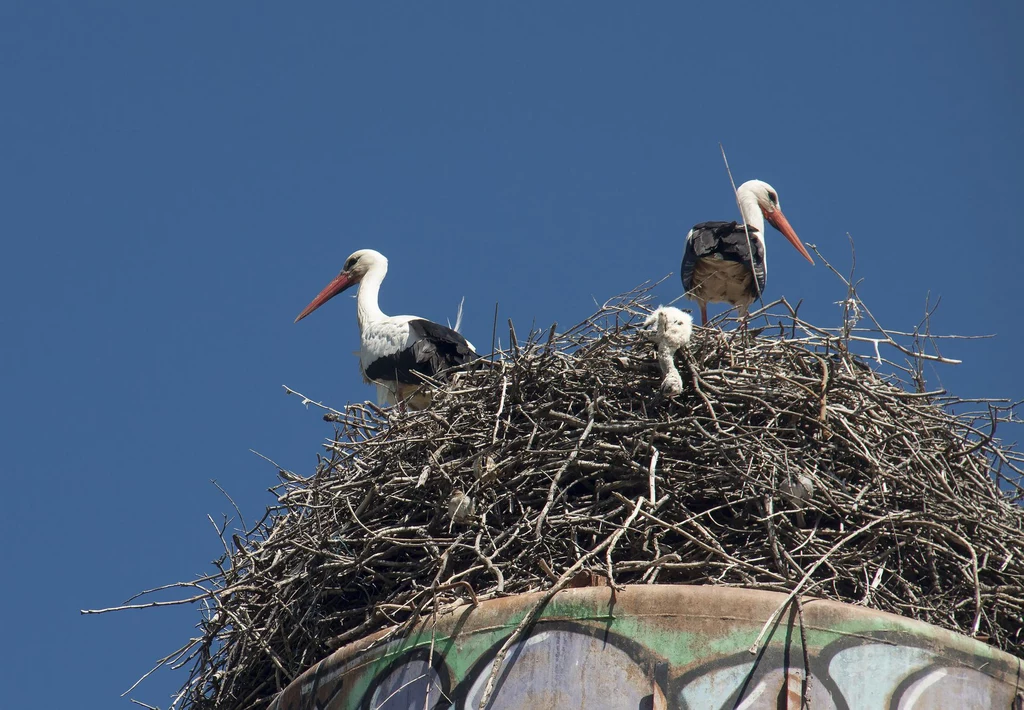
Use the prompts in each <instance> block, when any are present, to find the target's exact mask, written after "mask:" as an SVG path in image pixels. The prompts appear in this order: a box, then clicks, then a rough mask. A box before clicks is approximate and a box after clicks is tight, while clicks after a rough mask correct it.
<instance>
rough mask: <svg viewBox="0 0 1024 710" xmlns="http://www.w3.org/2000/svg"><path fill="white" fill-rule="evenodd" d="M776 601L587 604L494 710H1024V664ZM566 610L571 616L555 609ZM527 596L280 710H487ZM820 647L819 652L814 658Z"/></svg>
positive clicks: (845, 611)
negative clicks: (483, 707)
mask: <svg viewBox="0 0 1024 710" xmlns="http://www.w3.org/2000/svg"><path fill="white" fill-rule="evenodd" d="M779 596H781V595H778V596H776V595H772V594H771V593H762V592H750V591H742V592H740V591H735V590H721V589H716V588H711V587H707V588H679V589H671V588H668V589H666V588H661V589H657V588H652V587H646V588H643V589H642V590H639V589H638V591H632V592H629V593H628V594H627V593H622V594H620V595H619V596H618V597H614V596H611V597H609V593H608V591H607V590H605V591H601V590H597V589H593V588H592V589H590V590H574V591H573V593H571V594H568V593H567V594H566V595H565V596H564V597H559V598H556V599H562V601H560V602H559V601H556V602H554V603H553V604H552V607H549V608H546V609H545V610H544V613H543V615H542V618H541V619H540V621H538V622H537V623H536V624H534V625H533V626H532V627H531V629H530V632H529V633H528V634H526V635H525V636H524V638H522V639H521V640H519V641H517V642H516V643H515V644H514V645H513V646H512V647H511V648H510V649H509V652H508V653H507V655H506V656H505V657H504V659H503V660H502V663H501V666H500V670H499V672H498V674H497V676H496V678H495V680H496V682H495V687H494V690H493V693H492V695H491V697H490V700H489V702H488V705H487V707H488V708H490V710H546V709H547V708H592V709H594V710H605V709H608V710H610V709H612V708H615V709H628V710H760V709H768V708H770V709H771V710H798V709H800V708H810V709H811V710H832V709H834V710H861V709H864V710H875V709H876V708H877V709H878V710H882V709H885V710H963V709H965V708H999V709H1005V710H1024V671H1022V668H1021V661H1020V660H1018V659H1015V658H1013V657H1011V656H1009V655H1007V654H1004V653H1001V652H999V651H996V650H994V649H992V648H990V647H988V646H985V645H984V644H982V643H980V642H977V641H973V640H971V639H968V638H966V637H962V636H957V635H956V634H951V633H949V632H946V631H942V630H941V629H937V628H936V627H933V626H928V625H927V624H921V623H919V622H913V621H910V620H906V619H902V618H900V617H895V616H892V615H887V614H881V613H879V612H872V611H869V610H865V609H863V608H860V607H853V606H850V605H845V604H838V603H835V602H822V601H819V602H816V603H810V604H807V603H805V604H804V613H803V617H804V621H805V622H806V626H803V627H802V626H801V623H802V622H801V621H800V620H799V619H798V618H797V615H796V613H795V609H794V610H793V613H791V614H786V615H781V616H778V617H776V620H775V624H774V626H773V627H772V628H771V629H769V630H768V631H769V633H768V635H767V637H766V638H765V642H764V643H763V644H762V645H760V646H759V647H758V652H757V653H756V654H751V653H750V651H749V648H748V647H749V646H750V643H751V640H752V639H753V638H754V637H755V636H756V635H757V633H758V632H759V631H760V630H761V624H762V622H760V621H758V619H764V618H766V617H767V616H768V614H769V613H770V611H771V610H774V609H776V608H777V604H778V597H779ZM554 607H557V608H554ZM527 608H529V595H526V596H525V597H520V598H516V597H511V598H508V599H504V600H493V601H489V602H484V603H483V604H481V605H480V606H478V607H463V608H462V610H460V611H457V612H455V613H454V614H453V615H452V616H449V617H448V618H447V620H445V619H442V620H440V621H439V622H438V623H436V624H433V623H427V624H424V625H423V626H421V627H420V628H419V630H418V631H417V632H416V633H414V634H413V635H411V636H410V637H407V638H404V639H397V640H392V641H390V642H387V643H380V644H374V643H373V642H372V640H367V642H365V643H363V644H362V645H359V644H357V645H354V646H353V647H350V648H349V649H342V650H341V651H338V652H337V653H335V654H334V655H332V656H330V657H328V658H326V659H324V660H323V661H321V662H320V663H319V664H317V665H316V666H314V667H313V668H311V669H310V670H309V671H308V672H307V673H306V674H304V675H303V676H302V677H301V678H299V679H298V680H297V681H295V682H294V683H293V684H292V685H291V686H289V687H288V688H287V689H286V690H285V691H284V692H283V693H282V694H281V695H280V696H279V697H278V698H277V700H276V701H275V702H274V704H273V705H272V706H271V710H476V708H478V707H479V705H480V701H481V698H482V697H483V694H484V692H485V691H484V689H485V686H486V685H487V683H488V680H489V679H490V677H491V674H492V672H493V668H494V661H495V659H496V657H497V654H498V653H499V649H501V648H502V646H503V644H504V642H505V641H506V640H507V639H508V634H509V633H510V632H511V629H512V628H514V627H515V625H516V623H517V621H518V619H519V618H522V617H521V616H518V615H521V614H523V613H525V611H524V610H525V609H527ZM805 644H806V647H805Z"/></svg>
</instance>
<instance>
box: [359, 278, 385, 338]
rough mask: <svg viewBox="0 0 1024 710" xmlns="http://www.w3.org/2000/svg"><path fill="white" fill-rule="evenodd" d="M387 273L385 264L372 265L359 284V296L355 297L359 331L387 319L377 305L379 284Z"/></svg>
mask: <svg viewBox="0 0 1024 710" xmlns="http://www.w3.org/2000/svg"><path fill="white" fill-rule="evenodd" d="M387 273H388V265H387V264H386V263H384V264H379V263H377V264H373V265H372V266H370V268H369V269H368V270H367V272H366V275H365V276H363V278H362V280H361V281H360V282H359V295H358V296H356V318H357V319H358V320H359V330H360V331H361V330H362V329H363V327H364V326H366V325H367V324H369V323H375V322H377V321H381V320H384V319H385V318H387V316H386V315H384V311H382V310H381V309H380V306H379V305H378V304H377V295H378V294H379V293H380V284H381V282H382V281H383V280H384V277H385V276H387Z"/></svg>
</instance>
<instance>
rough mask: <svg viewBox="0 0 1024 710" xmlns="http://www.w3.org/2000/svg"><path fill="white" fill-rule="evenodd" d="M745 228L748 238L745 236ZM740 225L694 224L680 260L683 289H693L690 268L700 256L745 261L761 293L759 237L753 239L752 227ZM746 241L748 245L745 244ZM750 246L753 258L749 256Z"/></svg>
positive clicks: (693, 266) (762, 276) (761, 254)
mask: <svg viewBox="0 0 1024 710" xmlns="http://www.w3.org/2000/svg"><path fill="white" fill-rule="evenodd" d="M747 229H749V230H750V238H749V240H748V238H747ZM747 229H744V228H743V225H742V224H741V223H739V222H701V223H700V224H695V225H693V229H692V230H690V236H689V238H688V239H687V240H686V250H685V251H684V252H683V263H682V266H681V267H680V270H679V275H680V277H681V278H682V280H683V289H684V290H685V291H689V290H690V289H692V288H693V271H694V269H696V268H697V262H698V261H699V260H701V259H722V260H723V261H737V262H739V263H741V264H746V265H747V266H749V267H751V269H752V270H753V271H754V281H755V282H756V283H757V290H758V292H759V293H760V292H761V291H763V290H764V284H765V273H764V247H763V246H762V244H761V240H760V239H755V238H754V235H755V234H757V229H756V228H755V227H747ZM748 242H749V247H748ZM751 249H753V258H751Z"/></svg>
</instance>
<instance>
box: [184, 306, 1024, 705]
mask: <svg viewBox="0 0 1024 710" xmlns="http://www.w3.org/2000/svg"><path fill="white" fill-rule="evenodd" d="M851 299H852V300H851V301H850V303H849V304H848V305H847V308H848V309H849V308H858V309H860V310H859V312H860V311H866V309H864V308H863V306H862V304H860V303H859V301H857V300H856V298H855V295H852V296H851ZM649 306H650V303H649V300H648V297H647V294H646V292H645V291H644V290H642V289H641V290H637V291H634V292H631V293H629V294H625V295H624V296H621V297H619V298H617V299H614V300H613V301H610V302H609V303H607V304H606V305H605V306H604V307H603V308H602V309H601V310H600V311H599V312H598V313H597V314H596V315H595V316H594V317H592V318H590V319H588V320H587V321H585V322H583V323H581V324H579V325H577V326H575V327H573V328H570V329H569V330H568V331H566V332H564V333H562V334H560V335H555V331H554V329H552V330H551V331H550V332H545V333H534V334H532V335H531V337H529V338H528V339H527V341H526V342H525V343H522V344H520V343H519V342H518V340H517V338H516V335H515V332H514V330H513V331H510V337H511V345H510V347H509V348H508V349H507V350H505V351H504V352H502V353H500V359H499V360H498V361H497V362H495V363H493V364H492V365H491V366H489V367H485V368H482V369H478V370H474V371H467V372H461V373H458V375H457V376H456V377H455V379H454V382H453V383H452V384H451V386H450V387H448V388H439V389H438V390H437V391H436V392H435V393H434V400H433V405H432V406H431V407H430V408H429V409H428V410H425V411H422V412H414V413H400V412H398V411H397V410H395V409H390V410H380V409H377V408H376V407H373V406H372V405H369V404H365V405H353V406H351V407H349V408H348V409H346V410H345V411H344V412H334V411H333V410H331V411H330V412H329V413H328V416H327V417H326V418H328V419H330V420H333V421H335V422H336V424H337V427H338V430H337V435H336V437H335V441H334V443H333V444H332V445H330V446H329V447H328V452H327V453H328V455H327V456H326V457H324V458H323V459H322V460H321V463H320V465H319V467H318V470H317V472H316V474H315V475H313V476H312V477H309V478H302V477H298V476H295V475H294V474H291V473H288V472H285V471H282V472H281V476H282V482H281V484H280V485H279V487H278V489H277V492H278V496H279V497H278V502H277V505H276V506H275V507H273V508H272V509H271V510H269V511H268V514H267V516H266V517H265V518H264V520H263V521H262V522H261V523H260V524H259V525H258V526H257V527H256V528H255V529H254V530H253V531H251V532H250V533H249V534H248V535H247V536H246V537H245V538H242V537H239V536H237V535H236V536H233V537H230V538H228V539H226V540H225V555H224V558H223V559H222V560H221V561H220V563H219V566H218V569H217V571H216V572H215V573H214V574H213V575H211V576H210V577H207V578H205V579H203V580H199V581H197V582H194V583H189V586H191V587H192V588H195V589H198V590H201V591H199V594H198V595H197V596H194V597H188V598H187V599H186V600H183V601H200V602H202V604H203V605H204V606H205V614H204V616H203V620H202V622H201V635H200V638H197V639H194V640H193V641H191V642H190V643H189V644H187V645H186V646H185V647H184V648H182V649H181V650H180V651H179V652H178V653H177V654H175V655H173V656H170V657H168V659H165V662H167V663H169V664H176V665H178V666H181V665H186V664H190V666H191V675H190V678H189V681H188V683H187V684H186V686H185V687H184V689H183V691H182V696H180V697H179V698H178V700H176V701H175V703H176V704H180V705H181V706H182V707H192V708H214V707H216V708H252V707H263V706H264V705H265V703H267V702H268V701H269V700H270V699H271V698H272V697H273V695H274V694H275V693H276V692H277V691H278V690H280V689H281V688H283V687H284V686H285V685H286V684H287V683H288V682H290V681H291V680H293V679H294V678H295V677H296V676H297V675H298V674H299V673H301V672H302V671H304V670H305V669H306V668H308V667H309V666H310V665H311V664H312V663H314V662H316V661H318V660H319V659H321V658H322V657H323V656H325V655H326V654H327V653H329V652H330V651H331V650H332V649H334V648H337V647H338V646H340V645H342V644H345V643H347V642H349V641H352V640H354V639H357V638H360V637H362V636H365V635H367V634H369V633H371V632H374V631H377V630H380V629H383V628H389V627H390V628H393V629H395V633H401V630H402V628H403V625H405V624H410V623H412V622H414V621H415V620H417V619H419V618H421V617H422V615H423V614H428V613H431V612H433V611H436V610H439V609H442V608H445V607H446V606H450V605H452V604H455V603H466V602H469V603H476V602H477V601H479V600H482V599H486V598H491V597H496V596H502V595H510V594H518V593H522V592H531V591H538V590H549V592H550V593H554V592H555V591H557V590H558V589H561V588H563V587H565V586H570V585H574V584H580V583H587V582H588V581H590V582H592V581H593V580H594V579H595V578H599V577H603V578H605V579H604V581H603V582H602V583H608V584H611V585H624V584H654V583H658V584H716V585H727V586H742V587H749V588H757V589H767V590H775V591H783V592H791V593H794V594H797V593H799V594H809V595H814V596H819V597H828V598H831V599H837V600H840V601H845V602H851V603H855V604H861V605H864V606H867V607H871V608H875V609H881V610H885V611H891V612H895V613H897V614H902V615H904V616H907V617H911V618H915V619H920V620H922V621H926V622H930V623H933V624H936V625H938V626H942V627H945V628H948V629H953V630H956V631H960V632H962V633H965V634H968V635H973V636H976V637H979V638H983V639H987V640H988V641H989V642H990V643H992V644H993V645H995V646H998V647H999V648H1002V649H1005V650H1007V651H1010V652H1011V653H1016V654H1018V655H1019V654H1022V653H1024V633H1022V626H1024V554H1022V553H1021V551H1020V547H1019V545H1020V540H1021V539H1022V536H1024V511H1022V509H1021V508H1020V507H1019V505H1018V504H1017V503H1018V502H1019V501H1020V500H1021V494H1022V489H1021V487H1020V483H1021V469H1020V463H1021V456H1020V455H1019V454H1017V453H1015V452H1013V451H1012V450H1008V449H1005V448H1002V447H1001V446H999V444H998V442H996V441H995V440H994V439H993V438H992V437H991V430H992V428H993V426H994V425H995V423H996V422H997V421H999V420H1000V419H1006V418H1012V416H1013V414H1012V408H1011V409H1010V410H1009V412H1007V411H1005V410H1001V409H999V408H998V407H997V406H996V405H995V404H992V403H986V406H985V409H984V411H982V412H979V413H978V414H971V413H969V412H964V411H957V405H961V406H960V409H962V408H963V403H962V402H960V401H959V400H957V399H955V398H953V397H950V396H947V395H945V394H944V393H943V392H927V391H923V388H922V387H920V386H917V387H913V388H911V389H909V390H908V389H906V388H904V387H903V386H901V385H900V382H899V381H898V380H897V379H895V378H894V377H892V376H886V375H883V374H881V373H880V372H879V371H878V370H875V369H872V367H871V366H869V364H866V361H865V359H864V358H861V357H858V356H856V355H854V354H852V353H851V352H850V347H851V345H855V344H856V343H857V340H858V338H860V340H862V341H863V340H868V341H870V342H886V341H887V340H888V341H891V342H892V343H893V344H895V343H896V341H897V339H898V335H894V334H891V333H884V331H883V332H882V334H877V333H876V335H875V336H873V337H870V338H869V337H868V336H866V335H863V331H859V330H858V329H857V328H856V327H855V326H856V324H855V323H854V324H852V325H851V322H850V320H849V319H847V320H846V322H844V325H843V327H842V328H840V329H837V330H834V331H829V330H823V329H820V328H816V327H814V326H812V325H810V324H808V323H805V322H803V321H802V320H800V319H799V318H798V317H797V314H796V313H795V312H794V311H793V310H792V309H790V308H789V307H788V306H787V304H786V303H785V302H784V301H780V302H778V303H776V304H771V305H770V306H769V307H766V308H764V309H762V311H761V312H760V313H759V314H755V316H754V317H755V318H763V319H764V320H765V322H767V324H768V325H767V326H766V327H765V328H763V329H761V330H760V331H759V332H757V333H754V332H753V331H751V332H744V331H734V332H731V333H724V334H723V333H722V332H719V331H718V330H714V329H710V328H706V329H705V328H701V329H695V333H694V337H693V341H692V342H691V347H690V350H689V352H688V353H686V354H685V355H684V356H680V357H679V359H678V364H679V369H680V373H681V376H682V382H683V388H682V389H683V391H682V393H681V394H679V395H678V396H675V397H671V398H666V397H664V396H662V395H661V394H660V393H659V392H658V385H659V382H660V372H659V370H658V368H657V365H656V364H655V360H654V353H653V346H652V345H651V343H650V342H649V339H648V338H645V337H643V333H642V332H641V331H640V330H639V324H642V322H643V319H644V317H645V316H646V315H647V314H648V313H649V312H650V308H649ZM858 333H862V334H861V335H860V336H858ZM900 347H903V346H900ZM903 350H904V352H907V353H912V352H913V351H912V348H903ZM879 359H880V356H879ZM867 363H870V360H868V361H867ZM890 369H891V368H890ZM905 371H906V372H908V373H909V374H910V375H911V377H910V379H911V380H914V375H915V372H916V370H915V369H914V360H913V359H912V360H911V363H910V366H909V368H906V370H905ZM524 623H525V620H524Z"/></svg>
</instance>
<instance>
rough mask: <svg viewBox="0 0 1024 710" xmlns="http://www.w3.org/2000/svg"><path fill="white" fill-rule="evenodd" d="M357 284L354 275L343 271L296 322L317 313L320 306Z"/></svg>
mask: <svg viewBox="0 0 1024 710" xmlns="http://www.w3.org/2000/svg"><path fill="white" fill-rule="evenodd" d="M355 282H356V281H355V279H354V278H353V277H352V274H348V273H345V272H344V271H342V272H341V273H340V274H338V275H337V276H335V277H334V280H333V281H331V282H330V283H329V284H327V285H326V286H325V287H324V290H323V291H321V292H320V294H319V295H318V296H317V297H316V298H314V299H313V300H312V302H310V304H309V305H308V306H306V308H305V309H304V310H303V311H302V313H300V314H299V317H298V318H296V319H295V322H296V323H298V322H299V321H300V320H302V319H303V318H305V317H306V316H308V315H309V314H310V313H312V312H313V311H315V310H316V309H317V308H319V307H320V306H322V305H324V304H325V303H327V302H328V301H330V300H331V299H332V298H334V297H335V296H337V295H338V294H339V293H341V292H342V291H344V290H345V289H346V288H348V287H349V286H351V285H352V284H354V283H355Z"/></svg>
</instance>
